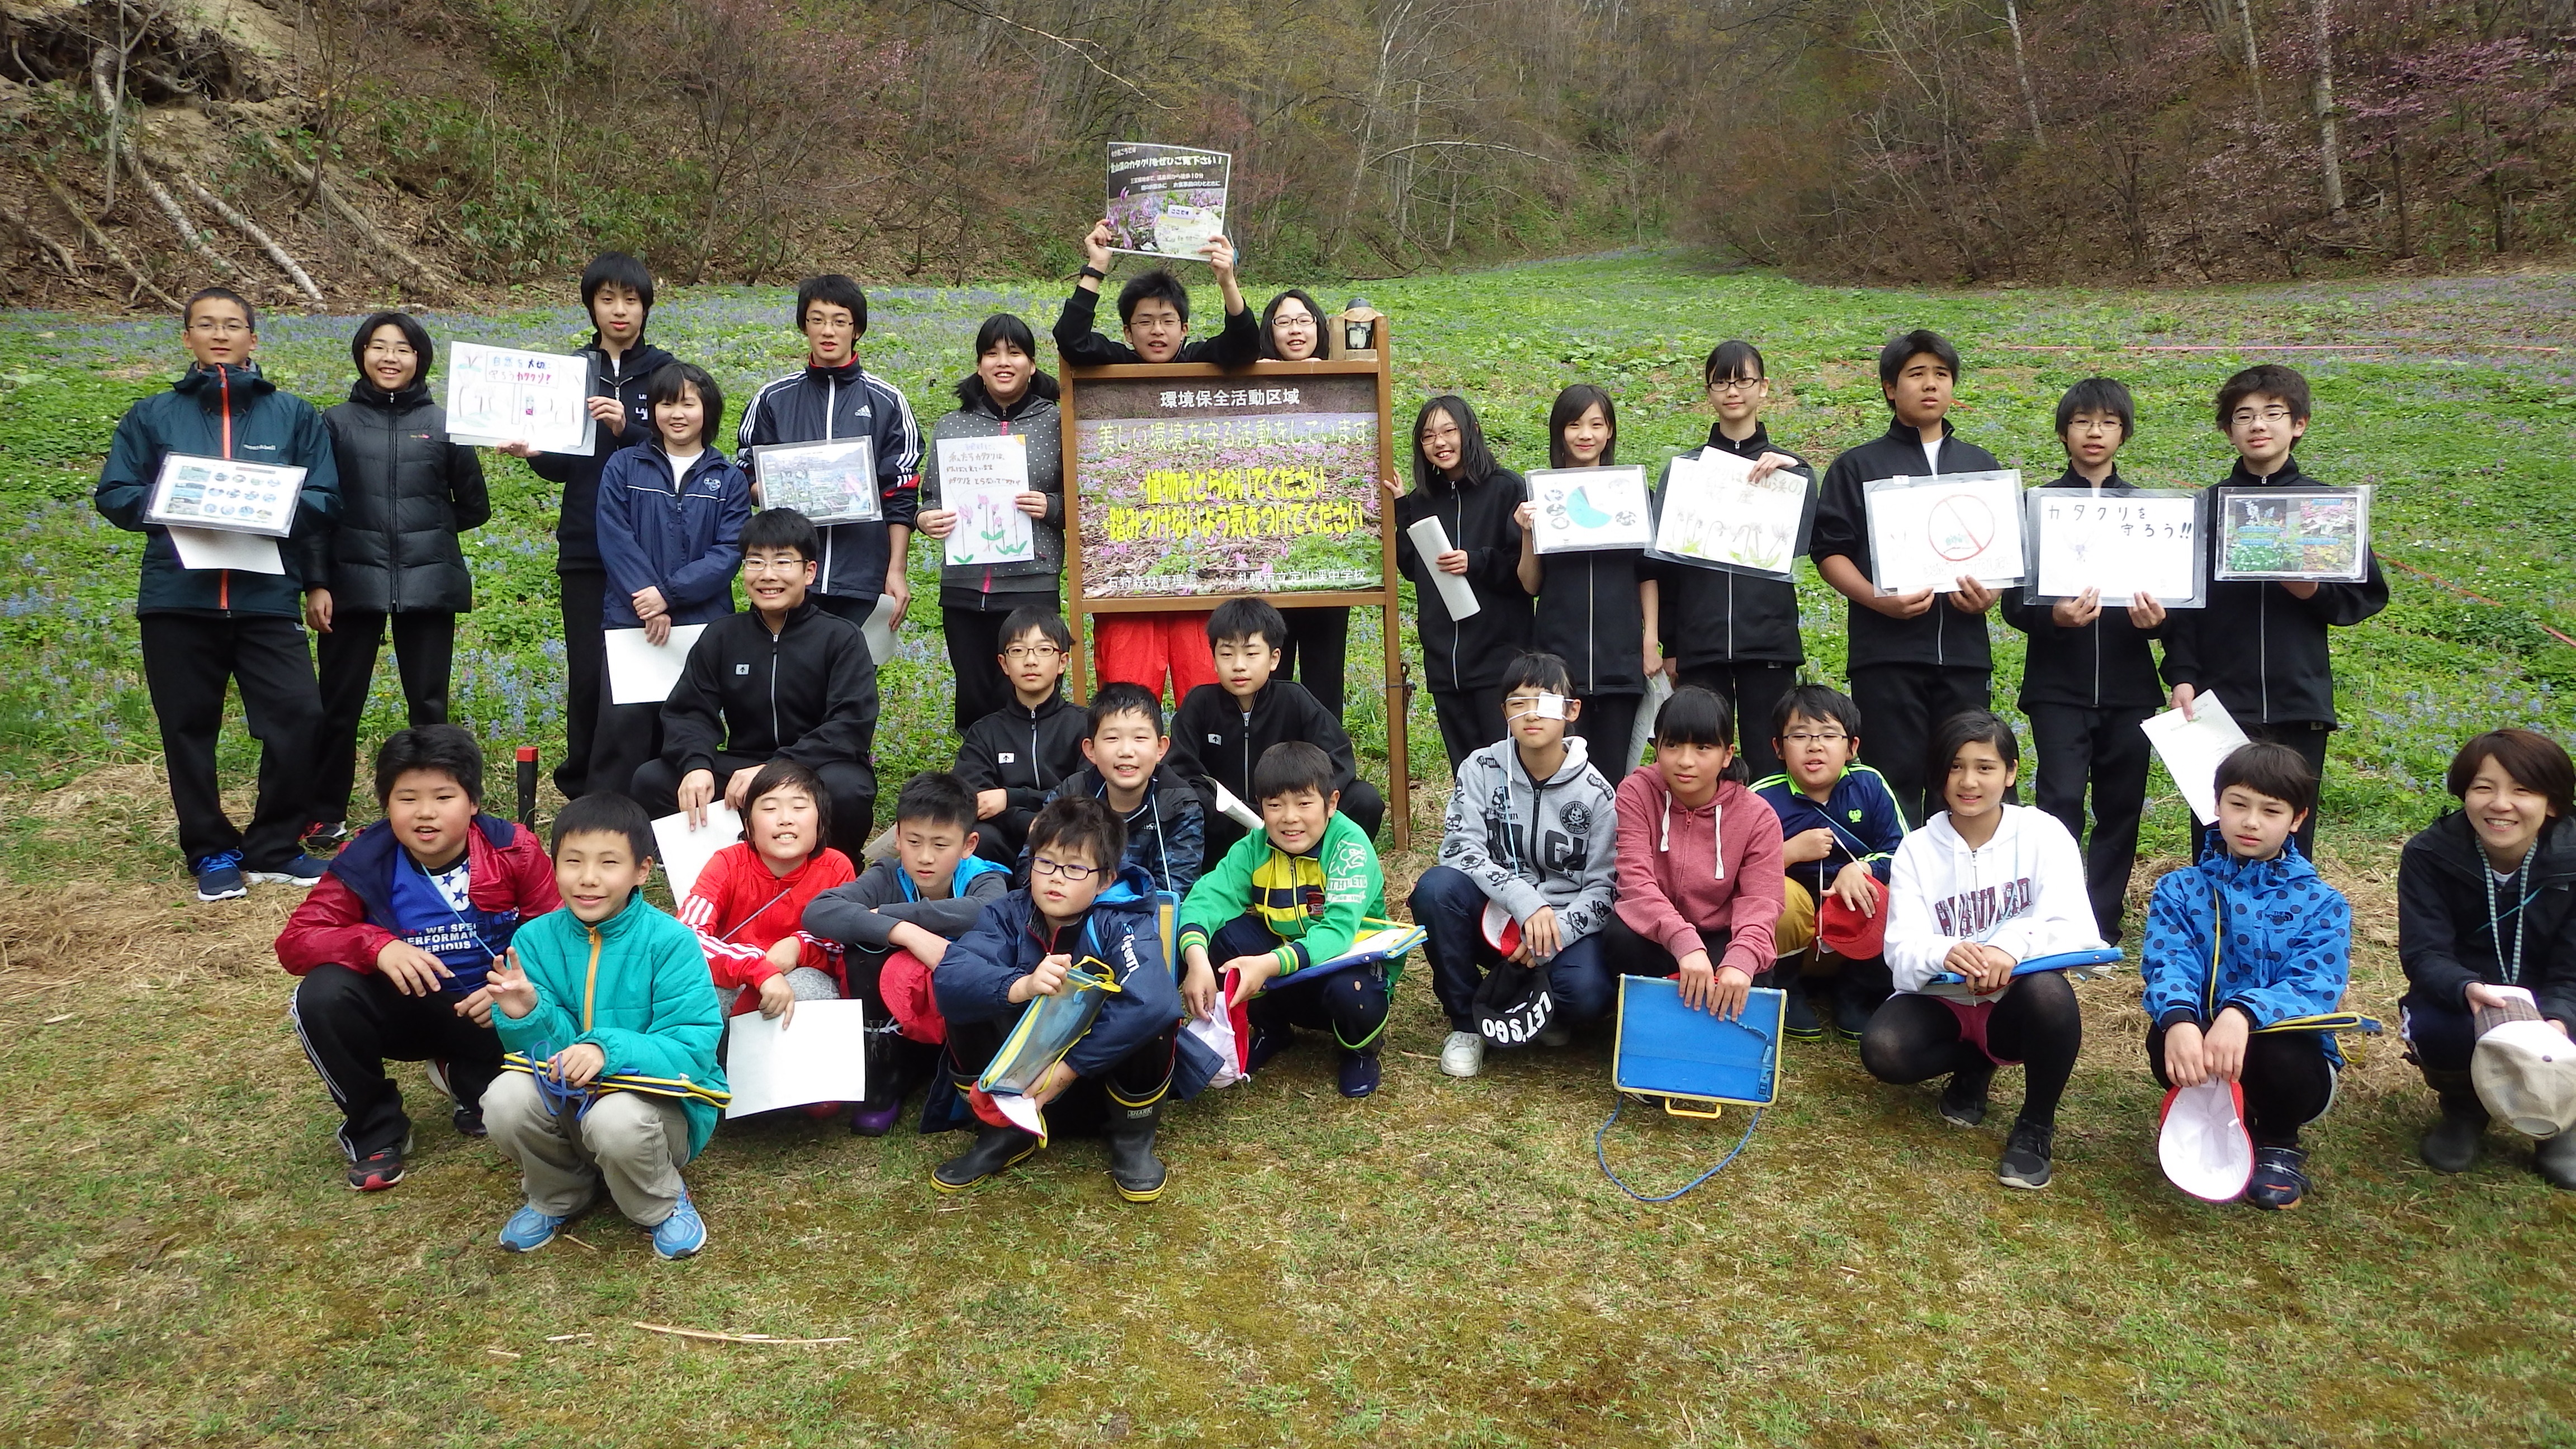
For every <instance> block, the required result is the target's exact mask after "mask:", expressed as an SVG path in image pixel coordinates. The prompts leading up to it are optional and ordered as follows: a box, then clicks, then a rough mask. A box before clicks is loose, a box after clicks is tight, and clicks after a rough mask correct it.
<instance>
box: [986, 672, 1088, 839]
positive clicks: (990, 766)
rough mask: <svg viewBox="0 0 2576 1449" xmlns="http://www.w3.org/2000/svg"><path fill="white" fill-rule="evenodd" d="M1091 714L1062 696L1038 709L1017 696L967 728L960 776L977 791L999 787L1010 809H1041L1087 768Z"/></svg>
mask: <svg viewBox="0 0 2576 1449" xmlns="http://www.w3.org/2000/svg"><path fill="white" fill-rule="evenodd" d="M1090 734H1091V716H1090V712H1089V711H1087V710H1085V709H1084V708H1083V707H1082V706H1080V705H1078V704H1075V703H1073V702H1072V701H1070V700H1068V699H1066V698H1065V697H1064V696H1063V695H1062V694H1052V695H1049V696H1047V699H1046V702H1045V703H1043V704H1041V705H1039V706H1038V707H1037V708H1035V709H1030V708H1028V707H1026V706H1025V705H1022V704H1021V703H1020V702H1019V701H1018V700H1017V699H1014V700H1012V701H1011V702H1010V703H1009V704H1006V705H1004V706H1002V707H1001V708H1000V709H997V710H995V711H993V712H992V713H991V714H988V715H986V716H984V717H983V718H982V719H979V720H977V721H975V722H974V723H973V724H971V725H968V726H967V727H966V734H965V736H964V738H962V739H961V740H960V741H959V742H958V745H957V778H958V779H960V780H963V781H965V782H966V788H967V789H969V790H974V791H977V792H979V793H980V792H982V791H985V790H1000V791H1002V792H1003V793H1004V794H1006V795H1007V796H1009V801H1008V804H1007V805H1006V807H1005V808H1007V809H1011V810H1037V809H1041V808H1043V807H1044V806H1045V805H1046V802H1047V797H1048V796H1050V795H1052V794H1054V793H1055V792H1056V790H1057V788H1058V787H1059V786H1061V785H1063V784H1064V782H1065V781H1066V780H1067V779H1069V778H1071V777H1072V775H1073V773H1074V772H1075V771H1076V770H1079V769H1081V768H1082V742H1083V740H1084V739H1085V738H1087V737H1088V736H1089V735H1090Z"/></svg>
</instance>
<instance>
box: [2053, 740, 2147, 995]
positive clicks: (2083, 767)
mask: <svg viewBox="0 0 2576 1449" xmlns="http://www.w3.org/2000/svg"><path fill="white" fill-rule="evenodd" d="M2154 712H2155V711H2153V710H2147V709H2086V708H2083V707H2082V706H2080V705H2071V704H2034V705H2032V706H2031V707H2030V732H2031V734H2032V735H2033V736H2035V737H2036V738H2037V741H2038V745H2039V786H2038V788H2037V789H2036V790H2034V791H2033V792H2032V794H2033V795H2034V797H2035V798H2036V800H2037V802H2038V805H2039V808H2040V809H2042V810H2045V811H2047V812H2048V813H2049V814H2051V815H2054V816H2056V817H2057V818H2058V821H2059V822H2060V823H2061V824H2063V825H2065V827H2066V833H2067V834H2069V835H2072V836H2074V837H2075V838H2076V839H2077V840H2078V841H2080V842H2082V843H2083V845H2084V884H2085V888H2086V890H2088V891H2089V892H2090V893H2091V894H2092V897H2093V920H2094V924H2096V925H2098V926H2100V927H2101V929H2102V939H2103V940H2105V941H2108V942H2110V943H2111V944H2113V945H2115V946H2116V945H2118V944H2119V942H2120V915H2121V912H2122V910H2123V909H2124V908H2125V907H2126V906H2127V904H2128V899H2129V872H2130V871H2131V869H2132V868H2134V867H2135V866H2136V865H2137V863H2138V817H2139V816H2140V815H2141V814H2143V813H2144V812H2145V810H2146V807H2147V761H2148V759H2149V757H2150V756H2151V755H2152V753H2153V751H2152V749H2151V748H2150V747H2149V745H2148V744H2147V734H2146V731H2144V730H2142V729H2139V728H2138V722H2139V721H2140V720H2143V719H2145V718H2146V717H2147V716H2148V715H2150V714H2153V713H2154ZM2088 782H2089V783H2090V784H2091V786H2092V791H2093V834H2092V837H2091V838H2090V839H2087V838H2086V837H2085V834H2084V792H2085V786H2086V784H2087V783H2088Z"/></svg>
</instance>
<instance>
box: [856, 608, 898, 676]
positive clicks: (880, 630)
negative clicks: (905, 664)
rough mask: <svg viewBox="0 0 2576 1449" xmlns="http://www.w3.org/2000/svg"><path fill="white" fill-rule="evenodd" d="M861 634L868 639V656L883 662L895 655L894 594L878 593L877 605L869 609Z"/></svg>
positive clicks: (880, 662)
mask: <svg viewBox="0 0 2576 1449" xmlns="http://www.w3.org/2000/svg"><path fill="white" fill-rule="evenodd" d="M859 634H860V636H861V637H863V638H865V639H866V640H867V641H868V658H870V659H872V660H874V661H876V662H877V663H879V664H883V663H885V662H886V661H887V660H889V659H892V658H893V657H894V595H892V594H879V595H877V606H876V607H875V608H874V609H871V610H869V611H868V621H867V622H866V623H864V624H861V625H860V626H859Z"/></svg>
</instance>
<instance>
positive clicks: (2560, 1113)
mask: <svg viewBox="0 0 2576 1449" xmlns="http://www.w3.org/2000/svg"><path fill="white" fill-rule="evenodd" d="M2469 1080H2470V1081H2472V1082H2474V1083H2475V1084H2476V1085H2477V1089H2478V1100H2479V1101H2482V1102H2484V1103H2486V1105H2487V1110H2488V1111H2490V1112H2493V1113H2494V1114H2495V1115H2496V1116H2498V1117H2501V1118H2503V1119H2504V1121H2505V1123H2506V1124H2507V1125H2508V1126H2510V1127H2512V1128H2513V1130H2515V1131H2516V1132H2520V1133H2522V1134H2523V1135H2525V1136H2527V1137H2555V1136H2557V1135H2558V1134H2559V1133H2561V1132H2564V1131H2567V1130H2568V1129H2569V1128H2571V1127H2576V1042H2570V1041H2568V1039H2567V1038H2566V1036H2565V1035H2563V1034H2562V1033H2560V1031H2559V1030H2558V1028H2556V1027H2554V1026H2551V1025H2550V1024H2549V1023H2548V1022H2545V1021H2508V1022H2506V1023H2505V1024H2503V1025H2502V1026H2499V1027H2496V1028H2495V1029H2494V1030H2492V1031H2490V1032H2488V1033H2487V1034H2486V1035H2484V1036H2482V1037H2479V1038H2478V1047H2477V1051H2476V1053H2475V1054H2474V1055H2472V1056H2471V1057H2470V1058H2469Z"/></svg>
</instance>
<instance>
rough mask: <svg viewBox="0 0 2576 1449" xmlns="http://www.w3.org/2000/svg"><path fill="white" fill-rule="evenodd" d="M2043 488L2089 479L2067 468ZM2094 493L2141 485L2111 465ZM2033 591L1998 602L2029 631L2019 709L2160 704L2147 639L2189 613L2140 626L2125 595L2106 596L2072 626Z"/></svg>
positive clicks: (2009, 592) (2081, 484)
mask: <svg viewBox="0 0 2576 1449" xmlns="http://www.w3.org/2000/svg"><path fill="white" fill-rule="evenodd" d="M2047 486H2049V487H2051V488H2091V487H2092V486H2093V485H2092V484H2091V483H2090V482H2088V481H2087V480H2086V479H2085V477H2084V475H2083V474H2081V473H2078V472H2076V471H2075V470H2074V469H2072V468H2070V469H2068V470H2066V472H2065V473H2063V474H2061V475H2059V476H2058V478H2057V479H2056V480H2055V481H2054V482H2052V483H2050V484H2048V485H2047ZM2097 491H2098V492H2099V493H2100V494H2101V495H2102V496H2103V497H2106V498H2121V497H2127V496H2128V495H2130V494H2134V493H2136V492H2137V491H2138V490H2137V488H2136V486H2135V485H2133V484H2131V483H2128V482H2126V481H2125V480H2123V479H2122V478H2121V477H2120V475H2119V474H2118V472H2116V471H2115V472H2113V473H2112V474H2111V476H2110V477H2109V478H2108V479H2106V480H2104V481H2103V483H2102V486H2101V487H2100V489H2098V490H2097ZM2035 591H2036V586H2035V585H2022V586H2019V587H2015V588H2010V589H2006V590H2004V596H2003V602H2002V604H2001V605H1999V607H2000V608H2001V609H2002V611H2003V616H2004V622H2005V623H2007V624H2010V625H2012V626H2013V627H2014V628H2016V629H2019V630H2020V631H2022V632H2023V633H2025V634H2027V635H2029V636H2030V649H2029V652H2028V653H2027V654H2026V655H2025V656H2024V661H2023V664H2022V675H2021V694H2020V696H2019V702H2020V705H2021V707H2022V708H2023V709H2024V710H2028V709H2029V708H2031V707H2032V706H2033V705H2042V704H2058V705H2072V706H2074V707H2075V708H2078V709H2144V710H2154V709H2159V708H2161V707H2163V705H2164V700H2165V693H2164V687H2163V686H2162V685H2160V684H2158V683H2157V682H2156V652H2155V647H2154V645H2152V644H2151V643H2149V642H2148V641H2150V640H2153V639H2157V638H2160V637H2162V636H2163V635H2164V633H2165V631H2166V630H2167V629H2168V628H2170V627H2171V621H2172V620H2173V619H2174V618H2176V617H2178V616H2179V615H2180V614H2183V613H2189V612H2192V611H2190V610H2177V611H2175V613H2173V614H2168V615H2166V616H2165V617H2166V620H2167V622H2166V623H2164V624H2159V625H2157V626H2156V627H2155V628H2152V629H2141V628H2139V627H2138V626H2137V625H2135V624H2132V623H2130V622H2129V601H2128V600H2127V599H2111V598H2105V599H2104V600H2102V613H2101V616H2100V617H2099V618H2097V619H2095V620H2094V621H2093V622H2092V623H2090V624H2086V625H2084V626H2082V627H2080V628H2075V629H2069V628H2066V627H2064V626H2062V625H2060V624H2059V623H2058V622H2057V621H2056V620H2055V619H2054V618H2053V617H2051V611H2052V609H2053V608H2054V607H2055V606H2054V605H2051V604H2045V603H2041V602H2038V601H2037V600H2034V599H2032V598H2031V594H2032V593H2034V592H2035Z"/></svg>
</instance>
